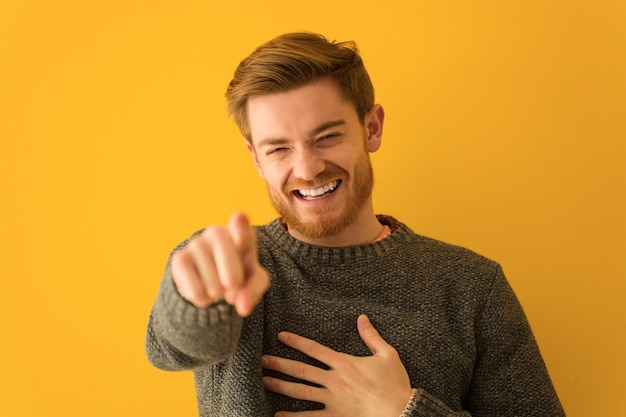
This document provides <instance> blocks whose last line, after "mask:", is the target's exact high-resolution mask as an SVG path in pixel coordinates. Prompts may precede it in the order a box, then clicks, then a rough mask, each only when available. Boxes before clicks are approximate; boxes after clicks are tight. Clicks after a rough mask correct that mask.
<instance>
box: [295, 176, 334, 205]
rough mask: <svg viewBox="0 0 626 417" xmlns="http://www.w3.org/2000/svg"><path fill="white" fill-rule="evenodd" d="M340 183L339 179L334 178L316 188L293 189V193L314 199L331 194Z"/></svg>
mask: <svg viewBox="0 0 626 417" xmlns="http://www.w3.org/2000/svg"><path fill="white" fill-rule="evenodd" d="M340 184H341V180H335V181H331V182H329V183H328V184H324V185H322V186H320V187H317V188H302V189H299V190H295V191H294V192H293V194H294V195H295V196H296V197H299V198H301V199H303V200H315V199H317V198H322V197H325V196H327V195H328V194H331V193H332V192H333V191H335V190H336V189H337V187H339V185H340Z"/></svg>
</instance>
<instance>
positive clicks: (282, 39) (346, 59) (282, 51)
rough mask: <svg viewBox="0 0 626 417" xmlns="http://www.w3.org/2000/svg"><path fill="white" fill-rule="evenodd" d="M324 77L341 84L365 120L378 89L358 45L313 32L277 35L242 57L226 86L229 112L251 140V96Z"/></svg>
mask: <svg viewBox="0 0 626 417" xmlns="http://www.w3.org/2000/svg"><path fill="white" fill-rule="evenodd" d="M322 78H328V79H331V80H333V81H334V82H336V84H337V86H338V87H339V90H340V92H341V94H342V96H343V97H344V98H345V99H346V100H348V101H349V102H351V103H352V104H353V105H354V108H355V110H356V112H357V115H358V116H359V119H360V120H361V122H363V121H364V120H365V115H366V114H367V112H368V111H369V110H370V109H371V108H372V106H373V105H374V87H373V85H372V81H371V80H370V77H369V75H368V73H367V71H366V70H365V66H364V64H363V60H362V59H361V57H360V55H359V50H358V48H357V45H356V43H355V42H352V41H349V42H338V43H337V42H335V41H332V42H331V41H328V40H327V39H326V38H325V37H324V36H322V35H318V34H315V33H308V32H297V33H287V34H284V35H281V36H278V37H276V38H274V39H272V40H270V41H269V42H267V43H265V44H263V45H261V46H259V47H258V48H257V49H256V50H255V51H254V52H252V54H250V55H249V56H248V57H247V58H245V59H244V60H243V61H241V63H240V64H239V66H238V67H237V69H236V70H235V74H234V76H233V79H232V81H231V82H230V84H229V85H228V88H227V90H226V99H227V102H228V114H229V115H232V116H233V118H234V120H235V123H236V124H237V126H238V127H239V130H240V131H241V133H242V134H243V135H244V136H245V138H246V139H247V140H248V141H251V137H250V128H249V124H248V112H247V109H248V100H249V99H250V98H251V97H254V96H261V95H267V94H273V93H280V92H286V91H289V90H292V89H295V88H298V87H302V86H304V85H307V84H310V83H313V82H315V81H317V80H319V79H322Z"/></svg>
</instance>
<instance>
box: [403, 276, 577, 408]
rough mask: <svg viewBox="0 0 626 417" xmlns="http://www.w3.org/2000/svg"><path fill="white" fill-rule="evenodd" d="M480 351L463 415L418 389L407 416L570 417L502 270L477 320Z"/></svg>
mask: <svg viewBox="0 0 626 417" xmlns="http://www.w3.org/2000/svg"><path fill="white" fill-rule="evenodd" d="M476 347H477V357H476V363H475V370H474V374H473V376H472V382H471V386H470V390H469V392H468V395H467V398H466V400H465V405H464V407H463V408H464V410H460V411H455V410H452V409H450V408H449V407H448V406H447V405H446V404H444V403H443V402H442V401H440V400H439V399H437V398H435V397H434V396H432V395H431V394H429V393H428V392H426V391H425V390H423V389H418V390H417V396H416V399H415V401H414V402H413V404H411V408H410V410H408V411H407V413H406V416H407V417H427V416H432V417H434V416H442V417H443V416H446V417H469V416H473V417H496V416H497V417H502V416H530V417H532V416H536V417H540V416H541V417H561V416H565V412H564V411H563V408H562V406H561V403H560V401H559V399H558V396H557V394H556V392H555V390H554V387H553V385H552V382H551V380H550V376H549V374H548V371H547V369H546V366H545V364H544V362H543V359H542V357H541V354H540V352H539V348H538V346H537V343H536V341H535V338H534V336H533V334H532V330H531V328H530V325H529V323H528V320H527V318H526V316H525V314H524V312H523V310H522V307H521V305H520V303H519V301H518V299H517V297H516V296H515V294H514V292H513V290H512V289H511V287H510V285H509V283H508V282H507V280H506V278H505V277H504V274H503V273H502V270H501V269H500V268H498V271H497V274H496V277H495V280H494V281H493V285H492V287H491V291H490V293H489V296H488V297H487V299H486V302H485V304H484V307H483V308H482V310H481V311H480V313H479V315H478V317H477V321H476Z"/></svg>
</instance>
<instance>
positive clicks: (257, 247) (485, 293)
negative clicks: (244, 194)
mask: <svg viewBox="0 0 626 417" xmlns="http://www.w3.org/2000/svg"><path fill="white" fill-rule="evenodd" d="M226 96H227V99H228V104H229V111H230V113H231V114H232V115H233V116H234V119H235V121H236V123H237V124H238V126H239V128H240V130H241V132H242V133H243V135H244V136H245V138H246V144H247V148H248V150H249V151H250V153H251V155H252V158H253V160H254V163H255V165H256V167H257V169H258V172H259V174H260V175H261V177H262V178H264V179H265V181H266V184H267V188H268V191H269V195H270V197H271V200H272V202H273V204H274V206H275V207H276V209H277V211H278V213H279V215H280V218H278V219H276V220H274V221H273V222H271V223H269V224H267V225H265V226H261V227H256V228H253V227H251V226H250V225H249V223H248V220H247V218H246V217H245V216H244V215H243V214H240V213H236V214H234V215H233V216H232V217H231V219H230V221H229V223H228V224H227V225H225V226H221V227H209V228H206V229H204V230H203V231H200V232H198V233H196V234H194V235H193V236H192V237H191V238H190V239H189V240H187V241H185V242H183V243H182V244H181V245H179V246H178V247H177V248H176V249H175V250H174V251H173V254H172V255H171V257H170V259H169V261H168V263H167V266H166V269H165V273H164V276H163V280H162V282H161V287H160V290H159V294H158V296H157V299H156V301H155V303H154V306H153V309H152V312H151V315H150V322H149V326H148V333H147V341H146V350H147V354H148V357H149V359H150V361H151V362H152V363H153V364H154V365H155V366H157V367H159V368H162V369H168V370H183V369H188V370H193V371H194V373H195V382H196V389H197V397H198V404H199V409H200V414H201V415H202V416H272V415H276V416H350V417H355V416H380V417H398V416H470V415H471V416H542V417H545V416H561V415H563V410H562V408H561V405H560V403H559V400H558V398H557V395H556V393H555V392H554V389H553V387H552V384H551V382H550V378H549V376H548V373H547V371H546V368H545V365H544V363H543V361H542V359H541V355H540V353H539V350H538V348H537V344H536V343H535V340H534V338H533V335H532V332H531V330H530V327H529V325H528V323H527V320H526V318H525V316H524V313H523V311H522V309H521V307H520V305H519V303H518V301H517V299H516V298H515V295H514V294H513V292H512V290H511V288H510V287H509V285H508V283H507V281H506V279H505V277H504V275H503V273H502V270H501V269H500V267H499V265H498V264H496V263H494V262H492V261H490V260H487V259H485V258H483V257H481V256H479V255H477V254H475V253H473V252H470V251H468V250H466V249H463V248H459V247H456V246H452V245H448V244H444V243H442V242H438V241H435V240H432V239H428V238H426V237H423V236H420V235H417V234H415V233H413V232H412V231H411V230H410V229H409V228H408V227H407V226H406V225H404V224H403V223H400V222H399V221H398V220H396V219H394V218H393V217H390V216H384V215H375V212H374V208H373V204H372V194H371V192H372V186H373V173H372V167H371V163H370V159H369V153H371V152H375V151H377V150H378V149H379V148H380V146H381V140H382V132H383V122H384V111H383V108H382V107H381V106H380V105H379V104H375V103H374V90H373V87H372V84H371V81H370V78H369V76H368V74H367V72H366V71H365V68H364V66H363V63H362V61H361V58H360V57H359V55H358V52H357V50H356V46H355V45H354V44H353V43H333V42H328V41H327V40H326V39H324V38H323V37H322V36H319V35H315V34H307V33H294V34H287V35H283V36H279V37H278V38H276V39H273V40H271V41H270V42H268V43H266V44H264V45H262V46H260V47H259V48H258V49H257V50H256V51H254V52H253V53H252V54H251V55H250V56H249V57H248V58H246V59H245V60H243V61H242V62H241V64H240V65H239V67H238V68H237V70H236V72H235V75H234V79H233V80H232V81H231V83H230V85H229V87H228V90H227V93H226Z"/></svg>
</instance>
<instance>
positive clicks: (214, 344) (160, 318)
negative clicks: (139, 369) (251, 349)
mask: <svg viewBox="0 0 626 417" xmlns="http://www.w3.org/2000/svg"><path fill="white" fill-rule="evenodd" d="M242 323H243V319H242V318H241V317H240V316H239V315H238V314H237V313H236V312H235V310H234V308H233V307H232V306H231V305H229V304H227V303H225V302H220V303H217V304H214V305H211V306H209V307H207V308H197V307H195V306H194V305H192V304H190V303H189V302H187V301H186V300H185V299H183V298H182V296H181V295H180V294H179V293H178V290H177V289H176V287H175V285H174V281H173V279H172V275H171V271H170V265H169V262H168V264H167V266H166V268H165V272H164V274H163V278H162V280H161V285H160V287H159V292H158V295H157V297H156V300H155V302H154V304H153V306H152V311H151V312H150V318H149V321H148V329H147V334H146V344H145V349H146V355H147V357H148V360H149V361H150V362H151V363H152V364H153V365H154V366H155V367H157V368H160V369H165V370H197V369H202V368H206V367H208V366H211V365H214V364H216V363H219V362H222V361H224V360H226V359H227V358H228V357H229V356H230V355H232V353H233V352H234V351H235V349H236V347H237V344H238V342H239V338H240V335H241V328H242Z"/></svg>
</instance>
